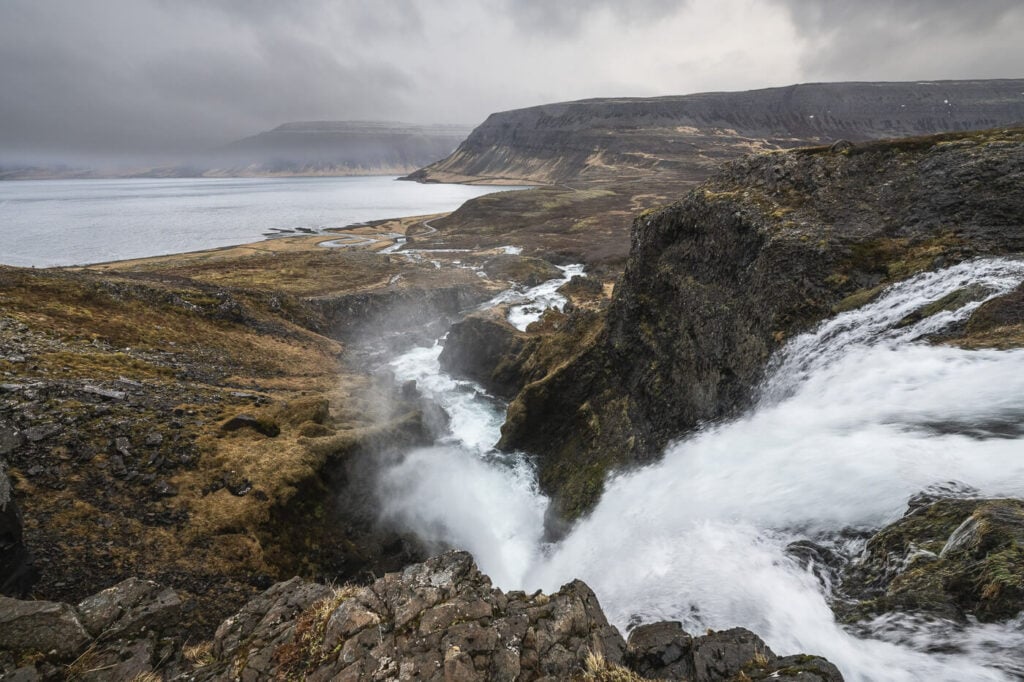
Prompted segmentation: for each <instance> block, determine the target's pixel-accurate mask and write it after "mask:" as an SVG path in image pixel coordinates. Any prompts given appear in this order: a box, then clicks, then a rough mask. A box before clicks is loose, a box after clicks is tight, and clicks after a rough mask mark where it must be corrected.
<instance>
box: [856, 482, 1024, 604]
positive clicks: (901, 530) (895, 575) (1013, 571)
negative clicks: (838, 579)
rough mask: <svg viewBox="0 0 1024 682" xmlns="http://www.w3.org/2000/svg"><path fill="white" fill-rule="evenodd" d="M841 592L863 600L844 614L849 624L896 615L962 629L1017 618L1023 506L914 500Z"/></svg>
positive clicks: (873, 542)
mask: <svg viewBox="0 0 1024 682" xmlns="http://www.w3.org/2000/svg"><path fill="white" fill-rule="evenodd" d="M841 591H842V593H844V594H846V595H848V596H852V597H854V598H855V599H856V600H857V601H856V602H855V603H854V604H853V605H850V604H846V605H843V604H840V605H839V607H838V608H837V611H838V612H839V614H840V615H841V616H842V617H844V618H846V619H847V620H856V619H861V618H865V617H870V616H874V615H878V614H883V613H888V612H892V611H899V612H904V613H921V614H925V615H928V616H931V617H938V618H945V619H947V620H951V621H955V622H960V623H963V622H966V620H967V618H968V617H973V618H976V619H977V620H979V621H982V622H991V621H1002V620H1007V619H1010V618H1014V617H1015V616H1017V614H1018V613H1020V612H1021V611H1022V610H1024V501H1021V500H1012V499H996V500H984V499H971V498H966V499H956V498H953V499H938V500H934V501H928V500H927V499H925V500H923V501H917V502H912V506H911V507H910V508H909V509H908V511H907V514H906V515H905V516H904V517H903V518H902V519H900V520H898V521H896V522H895V523H893V524H891V525H889V526H886V527H885V528H883V529H882V530H881V531H879V532H878V533H877V534H875V535H874V536H873V537H872V538H871V539H870V540H869V541H868V543H867V548H866V550H865V553H864V555H863V557H861V558H860V560H859V561H857V562H855V563H853V564H852V565H851V566H850V567H849V568H848V569H847V570H846V572H845V574H844V575H843V580H842V587H841Z"/></svg>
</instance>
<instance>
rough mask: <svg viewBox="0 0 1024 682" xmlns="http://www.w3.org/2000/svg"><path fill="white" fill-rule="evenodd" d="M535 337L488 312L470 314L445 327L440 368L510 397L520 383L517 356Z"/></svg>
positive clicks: (518, 387) (498, 394)
mask: <svg viewBox="0 0 1024 682" xmlns="http://www.w3.org/2000/svg"><path fill="white" fill-rule="evenodd" d="M533 345H534V340H533V339H532V338H531V337H530V336H529V335H527V334H524V333H522V332H520V331H519V330H518V329H516V328H515V327H513V326H512V325H511V324H509V323H508V322H507V321H506V320H505V319H504V317H501V316H497V315H494V314H491V313H479V314H474V315H469V316H467V317H466V318H464V319H462V320H460V321H459V322H456V323H455V324H453V325H452V326H451V328H450V329H449V331H448V338H447V339H446V340H445V344H444V349H443V350H442V351H441V357H440V361H441V368H442V369H444V370H445V371H446V372H449V373H451V374H453V375H454V376H459V377H465V378H468V379H472V380H474V381H476V382H478V383H479V384H480V385H481V386H483V387H484V388H486V389H487V390H488V391H490V392H491V393H493V394H494V395H496V396H500V397H503V398H511V397H513V396H514V395H515V394H516V393H518V392H519V390H520V389H521V388H522V387H523V383H524V380H523V377H522V376H521V374H520V372H519V368H518V362H517V360H519V358H520V356H521V355H522V354H523V352H524V350H526V349H527V348H531V347H532V346H533Z"/></svg>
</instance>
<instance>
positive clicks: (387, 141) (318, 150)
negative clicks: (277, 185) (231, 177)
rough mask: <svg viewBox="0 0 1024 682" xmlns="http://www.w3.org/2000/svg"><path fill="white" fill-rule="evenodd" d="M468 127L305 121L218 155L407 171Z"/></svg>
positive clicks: (249, 161)
mask: <svg viewBox="0 0 1024 682" xmlns="http://www.w3.org/2000/svg"><path fill="white" fill-rule="evenodd" d="M470 131H471V128H470V127H469V126H458V125H411V124H407V123H391V122H382V121H302V122H294V123H285V124H283V125H280V126H278V127H276V128H274V129H273V130H268V131H266V132H262V133H259V134H258V135H253V136H252V137H246V138H244V139H241V140H238V141H236V142H232V143H231V144H229V145H226V146H225V147H224V148H223V149H221V150H219V151H218V152H217V153H216V154H214V161H215V163H216V164H217V165H218V166H220V167H225V168H229V169H234V170H239V169H245V170H248V171H250V172H252V171H264V172H271V173H277V172H282V173H288V172H314V173H315V172H323V173H331V172H339V171H340V172H346V171H351V172H358V173H369V172H389V173H390V172H396V173H403V172H409V171H410V170H412V169H415V168H419V167H421V166H423V165H425V164H428V163H432V162H434V161H437V160H438V159H441V158H444V157H445V156H446V155H448V154H450V153H451V152H452V150H453V149H455V148H456V147H457V146H458V145H459V143H460V142H462V141H463V140H464V139H465V138H466V136H467V135H468V134H469V132H470Z"/></svg>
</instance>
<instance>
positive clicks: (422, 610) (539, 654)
mask: <svg viewBox="0 0 1024 682" xmlns="http://www.w3.org/2000/svg"><path fill="white" fill-rule="evenodd" d="M212 653H213V661H212V662H211V663H210V664H209V665H208V666H206V667H205V668H203V669H202V670H200V671H198V678H199V679H224V680H227V679H239V678H241V679H253V680H258V679H271V678H280V677H288V676H291V677H295V678H303V679H309V680H328V679H330V680H353V681H355V680H373V679H380V680H384V679H422V680H438V681H440V680H445V681H469V680H552V681H553V680H567V679H583V680H586V679H620V678H613V677H611V676H610V674H611V673H612V672H614V671H618V672H619V674H620V675H631V678H630V679H642V678H641V677H639V674H648V673H649V674H651V675H656V676H658V677H661V678H664V679H687V680H696V681H699V682H712V681H715V680H728V679H762V678H769V677H770V678H772V679H783V680H787V679H801V680H821V681H822V682H825V681H828V682H835V681H838V680H842V676H841V675H840V674H839V672H838V670H836V669H835V667H834V666H832V665H831V664H829V663H828V662H827V661H825V660H824V659H820V658H816V657H811V656H803V657H789V658H779V657H778V656H776V655H775V654H774V653H772V651H771V650H770V649H769V648H768V646H767V645H766V644H765V643H764V642H763V641H762V640H761V639H760V638H758V637H757V636H756V635H754V634H753V633H751V632H749V631H747V630H742V629H739V628H737V629H734V630H727V631H724V632H717V633H710V634H708V635H706V636H703V637H697V638H692V637H690V636H689V635H687V634H686V633H684V632H683V631H682V630H681V628H680V627H679V624H678V623H659V624H656V625H651V626H645V627H643V628H638V629H637V630H636V631H635V632H634V634H633V635H632V636H631V637H630V641H629V645H628V646H627V644H626V642H625V641H623V639H622V636H621V635H620V634H619V632H618V630H616V629H615V628H614V627H612V626H611V625H609V624H608V621H607V620H606V619H605V616H604V614H603V613H602V611H601V608H600V606H599V604H598V602H597V599H596V597H595V596H594V593H593V592H592V591H591V590H590V588H588V587H587V586H586V585H585V584H584V583H582V582H580V581H578V580H577V581H574V582H571V583H569V584H567V585H564V586H563V587H562V589H560V590H559V591H558V592H555V593H554V594H551V595H545V594H542V593H540V592H538V593H535V594H533V595H527V594H524V593H522V592H509V593H504V592H502V591H501V590H498V589H496V588H494V587H493V586H492V585H491V583H490V580H489V579H488V578H487V577H486V576H484V575H482V574H481V573H480V572H479V570H477V568H476V566H475V564H474V563H473V560H472V558H471V557H470V556H469V555H468V554H466V553H464V552H449V553H447V554H444V555H441V556H438V557H435V558H433V559H430V560H428V561H426V562H425V563H423V564H417V565H413V566H410V567H408V568H407V569H405V570H404V571H403V572H401V573H393V574H389V575H386V576H385V577H383V578H381V579H379V580H377V581H376V582H375V583H373V584H372V585H369V586H367V587H362V588H351V587H345V588H340V589H335V588H327V587H324V586H320V585H313V584H310V583H305V582H302V581H300V580H298V579H295V580H291V581H289V582H287V583H281V584H278V585H275V586H274V587H272V588H271V589H270V590H268V591H267V592H266V593H264V594H263V595H261V596H260V597H257V598H256V599H254V600H253V601H251V602H250V603H249V604H248V605H246V606H245V608H243V609H242V610H241V611H240V612H239V613H238V614H237V615H235V616H233V617H232V618H230V619H228V620H227V621H225V623H224V624H223V625H222V626H221V627H220V629H219V630H218V631H217V635H216V637H215V639H214V643H213V649H212ZM626 665H630V666H633V671H632V672H631V671H629V669H628V668H626V667H625V666H626ZM805 672H806V674H804V673H805ZM743 674H746V675H747V677H746V678H744V677H742V676H741V675H743ZM798 675H799V676H798Z"/></svg>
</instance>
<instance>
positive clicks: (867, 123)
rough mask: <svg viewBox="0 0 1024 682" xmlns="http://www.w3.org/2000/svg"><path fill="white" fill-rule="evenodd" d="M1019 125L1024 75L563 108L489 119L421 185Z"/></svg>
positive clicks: (559, 176)
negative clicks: (1001, 78)
mask: <svg viewBox="0 0 1024 682" xmlns="http://www.w3.org/2000/svg"><path fill="white" fill-rule="evenodd" d="M1020 122H1024V79H1007V80H971V81H926V82H916V83H810V84H803V85H791V86H788V87H781V88H768V89H764V90H751V91H748V92H709V93H700V94H693V95H682V96H672V97H658V98H651V99H638V98H609V99H589V100H581V101H577V102H563V103H559V104H546V105H542V106H535V107H529V108H526V109H516V110H513V111H506V112H502V113H496V114H492V115H491V116H490V117H489V118H488V119H487V120H486V121H484V123H483V124H481V125H480V126H479V127H477V128H476V129H475V130H474V131H473V132H472V134H471V135H470V136H469V137H468V138H467V139H466V140H465V142H463V143H462V144H461V145H459V148H458V149H457V150H455V152H454V153H453V154H452V155H450V156H449V157H447V158H445V159H444V160H442V161H438V162H437V163H434V164H431V165H430V166H427V167H426V168H424V169H422V170H420V171H417V172H416V173H414V174H412V175H411V176H410V177H409V179H412V180H420V181H436V182H442V181H461V182H480V181H526V182H539V183H563V182H575V183H579V182H587V181H591V182H606V181H611V180H616V181H622V180H624V179H629V178H630V177H634V178H635V177H650V176H653V175H658V174H666V173H667V174H671V175H673V176H676V177H678V178H680V179H682V180H690V181H693V180H702V179H704V178H705V177H707V176H708V175H709V174H710V172H711V170H712V169H713V168H714V167H716V166H717V165H718V164H719V163H720V162H721V161H722V160H725V159H731V158H736V157H739V156H741V155H742V154H745V153H748V152H751V151H758V150H765V149H783V148H791V147H797V146H803V145H807V144H821V143H830V142H833V141H835V140H838V139H846V140H851V141H854V142H856V141H865V140H871V139H881V138H887V137H905V136H910V135H924V134H932V133H941V132H953V131H963V130H976V129H982V128H991V127H995V126H1001V125H1010V124H1014V123H1020Z"/></svg>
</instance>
